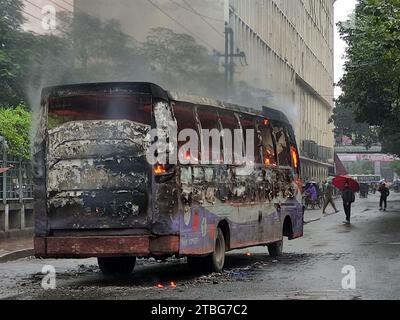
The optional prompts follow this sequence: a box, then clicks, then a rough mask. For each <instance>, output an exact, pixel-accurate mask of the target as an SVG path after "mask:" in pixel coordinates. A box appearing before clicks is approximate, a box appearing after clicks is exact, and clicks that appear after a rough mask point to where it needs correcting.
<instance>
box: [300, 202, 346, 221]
mask: <svg viewBox="0 0 400 320" xmlns="http://www.w3.org/2000/svg"><path fill="white" fill-rule="evenodd" d="M334 201H335V205H336V208H337V209H338V210H339V212H338V213H337V214H340V213H343V205H342V200H341V198H340V197H336V198H335V199H334ZM326 213H327V215H328V216H330V215H332V214H336V213H335V210H333V208H332V206H331V205H329V206H328V208H326ZM327 215H325V216H327ZM325 216H324V215H323V214H322V209H319V208H317V209H315V210H306V211H305V212H304V222H305V223H306V224H308V223H312V222H316V221H319V220H321V219H322V218H323V217H325Z"/></svg>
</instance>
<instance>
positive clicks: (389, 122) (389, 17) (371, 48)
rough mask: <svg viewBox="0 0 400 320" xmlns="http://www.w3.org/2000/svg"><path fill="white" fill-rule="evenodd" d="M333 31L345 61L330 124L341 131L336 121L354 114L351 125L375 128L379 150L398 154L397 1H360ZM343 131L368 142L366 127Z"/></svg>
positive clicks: (399, 23) (399, 59) (399, 52)
mask: <svg viewBox="0 0 400 320" xmlns="http://www.w3.org/2000/svg"><path fill="white" fill-rule="evenodd" d="M339 27H340V33H341V36H342V38H343V39H344V40H345V41H346V42H347V44H348V49H347V58H348V61H347V62H346V64H345V74H344V77H343V79H342V80H341V81H340V83H339V85H340V86H341V87H342V90H343V94H342V95H341V96H340V97H339V99H338V101H337V104H338V108H339V109H338V111H337V112H336V119H335V123H336V124H337V125H338V128H339V130H343V127H344V128H346V125H343V126H342V125H340V123H339V122H340V121H343V117H345V115H346V112H347V114H354V116H355V120H356V121H357V122H359V123H367V124H368V126H371V127H374V128H377V131H376V132H377V133H378V134H379V138H380V140H381V142H382V144H383V149H384V151H386V152H389V153H394V154H400V139H399V138H400V135H399V133H398V124H399V123H400V0H360V1H359V4H358V5H357V7H356V11H355V15H354V21H347V22H346V23H340V24H339ZM340 112H341V113H342V115H340V116H338V113H340ZM363 126H364V125H363ZM349 127H350V128H349V130H343V131H346V132H349V131H353V133H356V134H359V135H361V136H363V137H367V138H366V139H367V140H368V139H371V137H368V135H369V132H368V128H367V127H365V126H364V127H363V129H362V130H361V128H362V126H360V128H359V129H360V130H361V132H360V130H357V129H354V125H353V126H349ZM372 136H373V134H372Z"/></svg>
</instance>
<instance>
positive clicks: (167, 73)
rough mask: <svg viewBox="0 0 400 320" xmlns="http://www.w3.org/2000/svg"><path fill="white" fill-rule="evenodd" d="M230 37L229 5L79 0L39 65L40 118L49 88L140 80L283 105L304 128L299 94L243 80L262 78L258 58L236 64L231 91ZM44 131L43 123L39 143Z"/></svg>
mask: <svg viewBox="0 0 400 320" xmlns="http://www.w3.org/2000/svg"><path fill="white" fill-rule="evenodd" d="M188 3H190V4H191V5H188ZM154 4H155V5H156V6H154ZM157 28H158V29H157ZM157 30H158V32H157ZM168 30H169V31H168ZM223 33H224V0H219V1H215V0H207V1H201V2H200V1H198V2H193V1H191V2H188V1H183V0H174V1H160V0H152V1H147V0H143V1H130V0H119V1H112V2H111V1H108V0H76V1H75V14H74V15H69V14H65V13H61V14H60V13H58V15H57V30H56V31H55V32H53V35H52V36H48V37H50V38H51V40H50V41H44V46H43V48H42V50H41V55H42V61H41V63H39V64H35V65H33V66H32V70H31V77H30V78H29V81H28V83H27V87H26V96H27V97H28V100H29V105H30V107H31V110H32V111H33V113H34V115H35V116H34V119H38V114H39V109H40V97H41V90H42V88H43V87H46V86H53V85H62V84H70V83H84V82H114V81H117V82H121V81H132V82H153V83H156V84H158V85H160V86H161V87H163V88H164V89H167V90H171V91H180V92H183V93H186V94H192V95H200V96H207V97H211V98H216V99H220V100H224V101H227V102H231V103H235V104H239V105H244V106H249V107H254V108H257V109H261V108H262V106H271V107H275V108H277V109H279V110H281V111H283V112H284V113H285V114H286V115H287V116H288V118H289V119H290V120H291V121H292V123H293V124H294V126H297V123H298V120H299V114H298V108H296V106H295V102H294V101H293V99H292V95H291V94H290V95H285V94H284V95H275V94H274V92H273V91H270V90H268V89H269V88H265V87H263V85H260V84H259V83H260V81H259V79H256V78H254V79H252V78H250V79H251V80H250V81H247V82H245V81H241V79H242V78H243V77H242V73H243V72H244V70H245V71H246V68H248V70H247V72H248V73H251V72H254V70H252V69H251V64H252V61H251V60H250V61H249V63H250V67H247V66H243V65H242V64H241V63H240V62H239V60H237V61H236V62H235V63H236V71H237V73H236V74H235V78H236V79H237V80H236V81H235V83H234V85H233V86H231V87H230V88H229V90H228V91H227V90H226V85H225V75H224V65H223V63H224V59H223V57H222V54H223V52H224V50H225V48H224V44H225V43H224V41H225V40H224V34H223ZM249 58H251V57H249ZM262 76H263V75H260V76H259V77H262ZM254 77H255V76H254ZM280 89H281V90H282V91H283V89H284V88H280ZM37 126H38V122H37V120H36V121H34V123H33V126H32V134H31V136H32V137H33V136H34V133H35V132H36V131H37ZM32 141H33V139H32Z"/></svg>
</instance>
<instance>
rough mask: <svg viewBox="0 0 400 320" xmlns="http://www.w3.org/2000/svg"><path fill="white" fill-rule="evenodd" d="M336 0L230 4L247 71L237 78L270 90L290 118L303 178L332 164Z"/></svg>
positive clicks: (317, 174) (255, 0) (314, 175)
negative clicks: (334, 13) (334, 10)
mask: <svg viewBox="0 0 400 320" xmlns="http://www.w3.org/2000/svg"><path fill="white" fill-rule="evenodd" d="M333 4H334V1H333V0H230V15H229V16H230V18H229V22H230V25H231V26H232V28H233V31H234V38H235V45H236V46H237V47H239V48H240V50H243V51H244V52H245V53H246V56H247V61H248V64H249V65H248V67H247V68H244V69H243V70H242V73H241V74H240V75H239V77H241V78H243V79H246V80H248V81H250V82H251V84H252V85H253V86H257V87H259V88H261V89H268V90H269V91H271V93H272V96H273V102H274V104H276V106H277V107H278V108H280V109H282V110H283V111H284V112H285V113H286V114H287V115H288V116H289V118H290V119H291V121H292V123H293V126H294V127H295V131H296V133H297V138H298V143H299V146H300V150H301V153H302V160H303V161H302V167H303V168H302V172H303V177H304V178H306V179H307V178H308V179H310V178H316V179H323V178H324V177H327V175H328V171H329V168H332V166H333V146H334V135H333V126H332V125H331V124H329V119H330V117H331V114H332V108H333V93H334V78H333V72H334V70H333V68H334V64H333V59H334V43H333V39H334V29H333V28H334V15H333Z"/></svg>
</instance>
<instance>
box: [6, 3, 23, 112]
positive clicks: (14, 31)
mask: <svg viewBox="0 0 400 320" xmlns="http://www.w3.org/2000/svg"><path fill="white" fill-rule="evenodd" d="M22 7H23V4H22V1H21V0H0V101H1V102H2V103H6V104H13V103H18V102H20V97H19V94H18V93H19V89H18V80H19V79H20V76H21V66H20V65H19V63H18V61H17V60H18V59H16V55H18V52H17V51H16V50H15V47H16V42H18V39H17V35H18V34H19V32H20V26H21V24H22V23H23V21H24V19H23V16H22V13H21V9H22Z"/></svg>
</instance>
